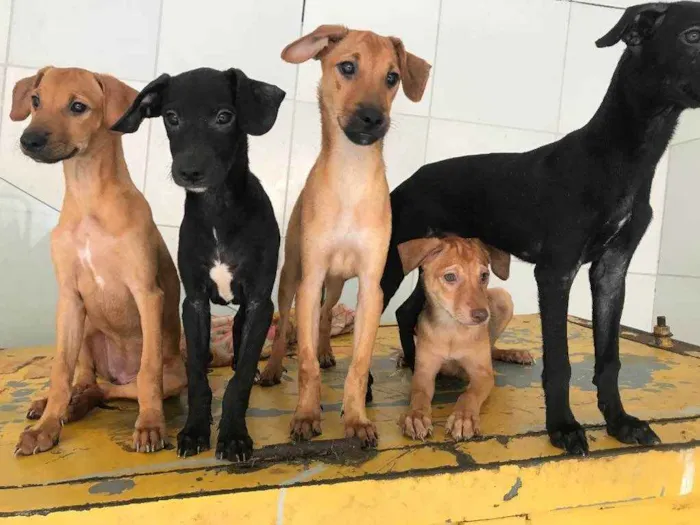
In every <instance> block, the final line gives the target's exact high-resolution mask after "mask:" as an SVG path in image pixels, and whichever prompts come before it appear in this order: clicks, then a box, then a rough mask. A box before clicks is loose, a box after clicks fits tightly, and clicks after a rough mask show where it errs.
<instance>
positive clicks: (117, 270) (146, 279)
mask: <svg viewBox="0 0 700 525" xmlns="http://www.w3.org/2000/svg"><path fill="white" fill-rule="evenodd" d="M136 95H137V92H136V91H135V90H133V89H132V88H130V87H129V86H127V85H126V84H124V83H122V82H120V81H119V80H117V79H116V78H114V77H111V76H109V75H101V74H97V73H92V72H90V71H85V70H84V69H77V68H67V69H63V68H54V67H45V68H43V69H41V70H40V71H39V72H38V73H37V74H36V75H33V76H31V77H27V78H23V79H22V80H20V81H19V82H17V84H16V85H15V87H14V90H13V91H12V108H11V111H10V118H11V119H12V120H15V121H19V120H25V119H26V118H28V117H29V116H30V115H31V123H30V124H29V126H28V127H27V129H26V130H25V131H24V133H23V134H22V137H21V139H20V143H21V148H22V151H23V153H24V154H25V155H27V156H28V157H30V158H31V159H32V160H34V161H36V162H42V163H49V164H50V163H56V162H62V163H63V173H64V178H65V183H66V193H65V197H64V199H63V206H62V207H61V215H60V217H59V219H58V225H57V226H56V228H54V230H53V232H52V234H51V257H52V259H53V264H54V268H55V271H56V278H57V280H58V305H57V308H56V310H57V312H56V356H55V357H54V360H53V365H52V369H51V386H50V388H49V395H48V399H45V400H40V401H37V402H35V403H34V404H33V405H32V408H31V409H30V411H29V413H28V414H27V417H29V418H30V419H38V421H37V422H36V423H35V424H34V425H33V426H31V427H28V428H27V429H26V430H25V431H24V432H22V434H21V435H20V437H19V441H18V443H17V448H16V450H15V455H30V454H36V453H37V452H44V451H46V450H49V449H50V448H52V447H53V446H55V445H56V444H57V443H58V440H59V436H60V433H61V427H62V426H63V423H64V422H69V421H75V420H77V419H80V418H81V417H83V416H84V415H85V414H86V413H87V412H88V411H89V410H90V409H92V408H93V407H95V406H97V405H98V404H99V403H100V402H102V401H103V400H109V399H117V398H122V399H137V400H138V402H139V415H138V418H137V419H136V424H135V429H134V434H133V444H134V449H135V450H136V451H137V452H153V451H156V450H160V449H162V448H163V447H164V445H165V440H166V438H167V435H166V429H165V417H164V414H163V398H165V397H169V396H174V395H177V394H178V393H180V391H181V390H182V389H183V388H185V386H186V384H187V377H186V374H185V366H184V363H183V361H182V357H181V356H180V350H179V346H180V321H179V319H178V306H179V303H180V280H179V278H178V276H177V271H176V270H175V264H174V263H173V261H172V258H171V257H170V254H169V252H168V249H167V247H166V245H165V242H164V241H163V239H162V237H161V235H160V232H159V231H158V229H157V228H156V225H155V223H154V222H153V217H152V215H151V208H150V206H149V205H148V202H146V199H145V198H144V196H143V194H142V193H141V192H140V191H139V190H138V189H137V188H136V186H135V185H134V183H133V182H132V180H131V177H130V176H129V170H128V168H127V166H126V162H125V160H124V153H123V150H122V139H121V135H120V134H118V133H114V132H112V131H110V127H111V126H112V125H113V124H114V123H115V122H116V121H117V120H118V119H119V117H120V116H121V115H122V113H123V112H124V111H125V110H126V109H127V108H128V107H129V105H130V104H131V103H132V102H133V100H134V99H135V98H136ZM98 375H99V376H100V377H101V378H103V379H105V380H106V381H105V382H104V383H100V384H99V385H98V383H97V376H98Z"/></svg>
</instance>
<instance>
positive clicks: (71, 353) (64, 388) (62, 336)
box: [15, 289, 85, 456]
mask: <svg viewBox="0 0 700 525" xmlns="http://www.w3.org/2000/svg"><path fill="white" fill-rule="evenodd" d="M84 329H85V305H84V304H83V301H82V299H81V297H80V296H79V295H78V293H77V292H76V291H75V290H72V289H64V290H60V293H59V297H58V305H57V313H56V332H57V333H56V356H55V357H54V359H53V365H52V366H51V387H50V388H49V396H48V401H47V403H46V408H45V409H44V412H43V414H42V415H41V418H40V419H39V421H37V422H36V424H34V425H32V426H31V427H28V428H27V429H26V430H25V431H24V432H22V434H20V437H19V442H18V443H17V447H16V448H15V455H16V456H28V455H30V454H36V453H37V452H45V451H46V450H49V449H50V448H53V447H54V446H55V445H56V444H57V443H58V440H59V437H60V434H61V427H62V425H63V421H62V418H63V416H64V415H65V413H66V409H67V408H68V403H69V402H70V396H71V384H72V383H73V374H74V373H75V365H76V362H77V360H78V353H79V352H80V348H81V345H82V341H83V331H84Z"/></svg>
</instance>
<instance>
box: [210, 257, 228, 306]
mask: <svg viewBox="0 0 700 525" xmlns="http://www.w3.org/2000/svg"><path fill="white" fill-rule="evenodd" d="M209 278H210V279H211V280H212V282H213V283H214V289H215V290H216V292H217V293H218V295H219V297H220V298H221V299H223V301H224V302H225V303H230V302H231V301H233V290H232V287H231V283H232V281H233V272H232V271H231V267H230V266H229V265H227V264H226V263H224V262H222V261H220V260H218V259H216V260H215V261H214V263H213V265H212V267H211V269H210V270H209Z"/></svg>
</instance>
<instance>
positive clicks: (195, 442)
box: [177, 423, 211, 458]
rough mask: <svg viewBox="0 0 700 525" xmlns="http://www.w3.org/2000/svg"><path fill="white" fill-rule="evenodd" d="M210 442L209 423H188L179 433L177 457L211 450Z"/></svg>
mask: <svg viewBox="0 0 700 525" xmlns="http://www.w3.org/2000/svg"><path fill="white" fill-rule="evenodd" d="M210 443H211V429H210V427H209V423H202V424H192V425H189V424H186V425H185V428H183V429H182V430H181V431H180V432H179V433H178V435H177V457H179V458H186V457H188V456H195V455H197V454H199V453H200V452H202V451H204V450H209V447H210Z"/></svg>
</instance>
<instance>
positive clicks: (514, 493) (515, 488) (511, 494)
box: [503, 476, 523, 501]
mask: <svg viewBox="0 0 700 525" xmlns="http://www.w3.org/2000/svg"><path fill="white" fill-rule="evenodd" d="M522 486H523V480H521V479H520V476H518V479H516V480H515V483H513V486H512V487H511V488H510V490H509V491H508V493H507V494H506V495H505V496H503V501H510V500H512V499H513V498H514V497H515V496H517V495H518V491H520V488H521V487H522Z"/></svg>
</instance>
